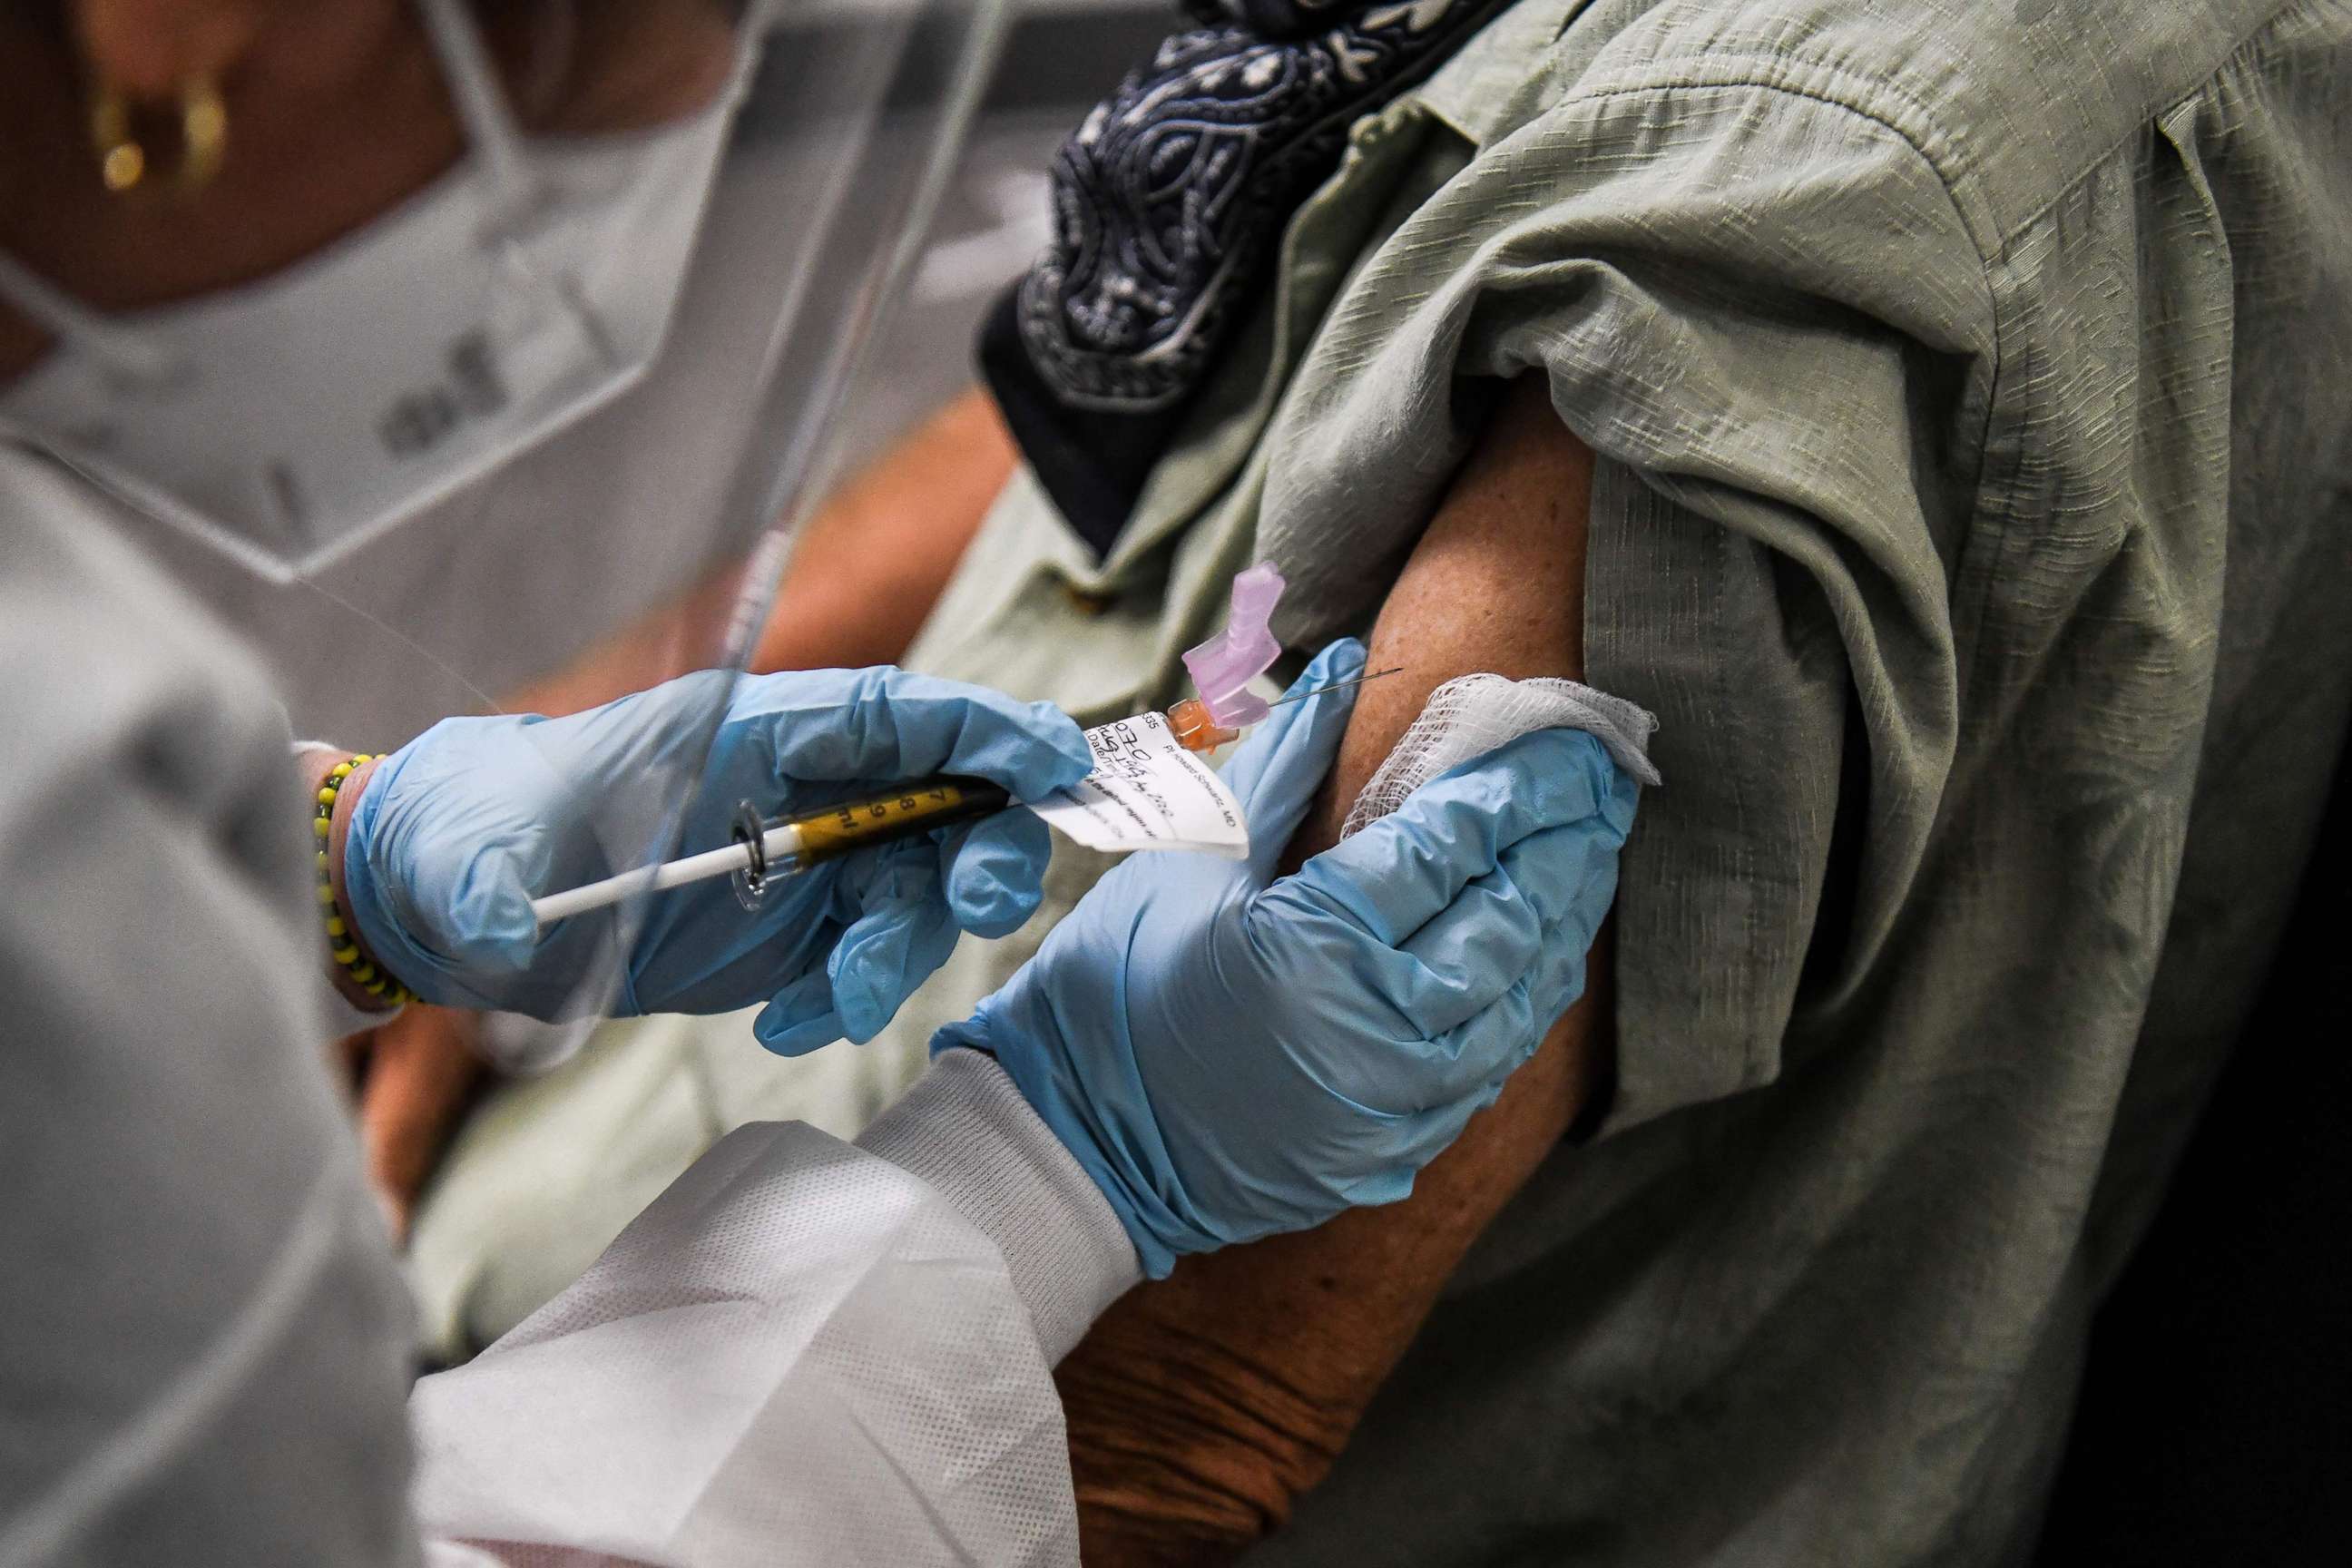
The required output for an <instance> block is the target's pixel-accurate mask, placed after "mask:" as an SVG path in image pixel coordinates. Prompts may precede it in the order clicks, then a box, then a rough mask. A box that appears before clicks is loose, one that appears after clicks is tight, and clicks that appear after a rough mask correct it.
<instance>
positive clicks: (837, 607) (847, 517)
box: [751, 387, 1017, 670]
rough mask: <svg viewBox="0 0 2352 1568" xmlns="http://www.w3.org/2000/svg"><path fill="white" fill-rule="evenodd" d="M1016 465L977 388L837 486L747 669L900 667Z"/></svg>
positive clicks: (805, 540) (799, 550)
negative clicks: (870, 465) (864, 468)
mask: <svg viewBox="0 0 2352 1568" xmlns="http://www.w3.org/2000/svg"><path fill="white" fill-rule="evenodd" d="M1016 457H1017V453H1016V452H1015V450H1014V448H1013V437H1012V436H1011V435H1010V434H1009V433H1008V432H1007V431H1006V430H1005V428H1004V423H1003V419H1001V418H1000V417H999V416H998V415H997V412H996V405H995V403H994V402H992V400H991V399H990V397H989V396H988V395H987V394H986V393H985V392H982V391H981V390H980V389H978V388H977V387H975V388H973V389H972V390H971V391H969V392H967V393H965V394H964V395H961V397H958V398H957V399H956V400H955V401H954V402H952V403H950V404H949V405H947V406H946V407H944V408H942V409H940V411H939V412H938V413H937V414H934V415H933V416H931V417H930V418H929V419H928V420H926V421H924V422H923V424H922V425H921V426H918V427H917V428H916V429H915V431H914V432H913V433H912V434H911V435H909V436H908V437H906V438H905V439H904V440H903V441H901V442H899V443H898V446H897V447H893V448H892V449H891V451H890V452H889V454H888V455H887V457H885V458H882V459H880V460H879V461H877V462H876V463H875V464H874V465H873V466H872V467H870V468H867V469H866V471H865V472H863V473H861V474H860V475H858V476H857V477H856V479H852V480H851V481H850V482H849V483H848V484H846V485H845V486H843V487H842V488H841V489H839V490H838V491H836V492H835V494H834V495H833V496H832V498H831V499H829V500H827V501H826V502H825V506H824V510H822V511H821V512H819V513H818V514H817V515H816V516H815V517H814V518H813V519H811V520H810V522H809V525H808V527H807V529H806V530H805V531H803V533H802V535H801V537H800V539H799V540H798V541H796V542H794V544H793V553H792V559H791V561H790V563H788V564H787V565H786V567H785V569H784V575H783V579H782V582H781V583H780V584H778V585H777V589H776V600H775V605H774V607H773V609H772V610H771V611H770V613H769V616H768V625H767V630H766V632H765V634H764V635H763V636H762V637H761V639H760V645H759V648H758V650H757V651H756V652H755V653H754V654H753V656H752V659H751V666H752V668H755V669H763V670H766V669H810V668H845V667H855V666H860V665H869V664H896V663H897V662H898V660H899V659H900V658H902V657H903V656H904V655H905V654H906V651H907V648H908V646H909V645H910V644H912V643H913V642H914V640H915V634H916V633H917V632H919V631H920V630H921V629H922V626H923V622H924V621H925V620H927V619H928V618H929V616H930V613H931V606H932V605H935V604H937V603H938V602H939V597H940V593H941V592H942V591H944V590H945V589H946V587H947V584H948V579H949V578H950V576H952V575H953V574H954V573H955V569H956V565H957V563H959V562H961V560H962V559H963V552H964V550H965V548H966V547H967V546H969V545H970V544H971V541H972V536H973V535H974V534H976V533H978V532H979V531H980V525H981V521H982V519H983V518H985V517H986V516H987V515H988V509H989V507H990V506H991V505H992V504H993V503H994V501H995V500H996V495H997V492H998V491H999V490H1001V489H1003V488H1004V481H1005V480H1006V479H1008V478H1009V477H1011V475H1012V472H1013V462H1014V460H1015V458H1016Z"/></svg>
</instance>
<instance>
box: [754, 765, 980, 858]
mask: <svg viewBox="0 0 2352 1568" xmlns="http://www.w3.org/2000/svg"><path fill="white" fill-rule="evenodd" d="M1012 804H1013V797H1012V796H1011V795H1008V794H1006V793H1005V790H1004V786H1003V784H990V783H989V782H988V781H987V780H985V779H965V778H935V779H925V780H923V781H922V782H921V783H920V784H902V785H900V786H899V787H898V788H897V789H895V790H892V791H891V792H890V793H889V794H887V795H872V796H869V797H867V798H866V799H864V800H852V801H844V802H843V803H842V804H841V805H832V806H827V807H825V808H824V810H823V811H813V812H810V813H809V814H808V815H806V816H794V817H790V818H787V819H786V821H787V822H788V823H789V825H790V826H792V827H793V828H794V829H795V830H796V831H797V832H798V834H799V836H800V853H799V855H798V857H797V858H798V860H799V862H800V864H802V865H803V866H808V865H814V864H815V863H817V862H819V861H822V860H831V859H833V858H836V857H838V856H842V855H846V854H848V853H850V852H851V851H852V850H855V849H864V848H866V847H869V846H872V845H876V844H891V843H895V842H897V841H898V839H901V838H912V837H915V836H916V835H917V834H920V833H929V832H930V831H931V830H932V829H933V828H936V827H947V826H952V825H953V824H955V823H959V822H969V821H971V819H972V818H974V817H979V816H994V815H995V814H996V813H997V812H1000V811H1003V809H1004V808H1005V807H1007V806H1009V805H1012Z"/></svg>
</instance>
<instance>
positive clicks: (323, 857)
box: [319, 849, 327, 873]
mask: <svg viewBox="0 0 2352 1568" xmlns="http://www.w3.org/2000/svg"><path fill="white" fill-rule="evenodd" d="M326 868H327V852H326V851H325V850H323V849H321V850H320V851H319V869H320V871H321V872H322V873H323V872H324V871H325V870H326Z"/></svg>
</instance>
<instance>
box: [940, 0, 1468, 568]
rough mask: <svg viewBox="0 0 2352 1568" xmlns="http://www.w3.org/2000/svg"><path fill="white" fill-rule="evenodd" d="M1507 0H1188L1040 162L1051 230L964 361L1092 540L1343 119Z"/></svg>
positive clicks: (1375, 102)
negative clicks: (1046, 178)
mask: <svg viewBox="0 0 2352 1568" xmlns="http://www.w3.org/2000/svg"><path fill="white" fill-rule="evenodd" d="M1507 4H1508V0H1405V3H1401V4H1393V5H1389V4H1382V5H1366V4H1364V3H1363V0H1190V8H1191V9H1192V12H1193V14H1194V15H1195V16H1196V17H1198V18H1199V19H1200V20H1202V21H1203V22H1204V23H1206V24H1208V25H1206V26H1201V27H1197V28H1194V29H1192V31H1189V32H1182V33H1178V34H1176V35H1174V36H1173V37H1170V38H1169V39H1168V40H1167V41H1166V42H1165V43H1163V44H1161V45H1160V52H1159V53H1158V54H1157V55H1156V56H1154V57H1153V58H1152V61H1151V63H1150V65H1149V66H1148V67H1146V68H1143V69H1140V70H1138V71H1134V72H1131V73H1129V76H1128V78H1127V79H1126V80H1124V81H1122V82H1120V83H1119V85H1118V91H1117V92H1115V93H1113V94H1112V95H1111V96H1110V97H1109V98H1108V99H1106V100H1104V101H1103V102H1101V103H1099V104H1097V105H1096V107H1095V110H1094V111H1093V112H1092V113H1090V114H1088V115H1087V118H1086V121H1085V123H1083V124H1081V125H1080V126H1079V127H1078V129H1077V131H1076V133H1074V134H1073V135H1072V136H1071V137H1070V139H1069V140H1068V141H1067V142H1065V143H1063V145H1062V151H1061V153H1060V154H1059V155H1058V156H1057V157H1056V158H1055V161H1054V241H1053V244H1052V245H1051V246H1050V247H1048V248H1047V250H1046V252H1045V255H1044V256H1043V257H1041V258H1038V260H1037V263H1036V265H1035V266H1034V267H1033V268H1030V271H1029V274H1028V276H1027V277H1025V278H1024V279H1022V280H1021V281H1020V282H1019V283H1017V284H1015V285H1014V286H1013V288H1012V289H1010V290H1009V291H1007V293H1006V294H1005V296H1004V297H1003V299H1002V300H999V301H998V302H997V305H996V308H995V310H992V312H991V313H990V316H989V320H988V321H987V324H986V325H985V326H984V327H983V328H982V332H981V344H980V361H981V368H982V372H983V373H984V374H986V375H987V377H988V381H989V385H990V388H991V390H992V391H993V392H994V393H995V395H996V401H997V403H998V405H1000V406H1001V407H1002V408H1003V411H1004V417H1005V421H1006V423H1007V424H1008V425H1010V426H1011V427H1012V430H1013V436H1014V437H1015V438H1016V439H1017V440H1018V441H1019V442H1020V443H1021V449H1022V454H1023V455H1024V457H1026V458H1028V460H1029V464H1030V467H1031V468H1033V469H1034V470H1035V472H1036V474H1037V478H1038V479H1039V481H1040V482H1041V483H1042V484H1043V485H1044V487H1045V492H1046V494H1048V495H1049V496H1051V497H1052V498H1053V500H1054V502H1055V505H1056V506H1058V507H1059V508H1060V509H1061V510H1062V514H1063V516H1065V517H1066V518H1067V519H1068V520H1069V521H1070V523H1071V525H1072V526H1073V527H1075V528H1076V530H1077V531H1078V533H1079V535H1080V537H1082V538H1084V539H1085V540H1086V541H1087V543H1089V544H1090V545H1092V546H1093V547H1094V549H1095V551H1096V552H1097V554H1104V553H1108V551H1109V549H1110V547H1111V544H1112V542H1114V541H1116V540H1117V539H1118V534H1119V531H1120V530H1121V529H1122V528H1123V527H1125V526H1126V523H1127V519H1128V514H1129V512H1130V511H1132V510H1134V507H1135V500H1136V497H1137V496H1138V495H1139V494H1140V493H1141V492H1142V489H1143V482H1144V480H1145V479H1146V478H1147V477H1148V476H1149V475H1150V472H1151V468H1152V465H1153V464H1155V463H1156V462H1158V461H1159V459H1160V453H1161V452H1162V451H1163V450H1164V449H1165V448H1166V447H1167V446H1168V443H1169V442H1170V441H1171V440H1172V439H1173V438H1174V437H1175V435H1176V432H1177V428H1178V426H1180V425H1181V422H1182V420H1183V416H1184V414H1185V411H1186V409H1187V407H1188V406H1189V405H1190V404H1191V402H1192V395H1193V393H1194V392H1195V391H1197V390H1198V389H1199V387H1200V386H1201V384H1202V381H1203V380H1204V379H1205V378H1206V376H1207V375H1208V374H1209V371H1210V369H1211V368H1212V367H1213V365H1214V364H1215V363H1216V360H1217V356H1218V355H1219V354H1220V353H1222V352H1223V349H1224V347H1225V345H1226V343H1227V342H1229V341H1230V340H1231V338H1232V336H1233V333H1234V330H1235V329H1236V328H1237V327H1239V326H1240V325H1241V323H1242V322H1243V321H1244V320H1246V319H1247V317H1248V314H1249V312H1250V311H1251V310H1252V309H1253V308H1254V307H1255V304H1256V302H1257V298H1258V287H1259V285H1260V284H1261V282H1263V281H1264V279H1265V273H1266V271H1267V268H1268V267H1269V265H1270V264H1271V262H1272V261H1273V259H1274V255H1275V250H1276V245H1277V244H1278V242H1279V240H1280V237H1281V234H1282V230H1283V227H1284V226H1285V225H1286V224H1287V223H1288V221H1289V219H1290V215H1291V213H1292V211H1293V210H1294V209H1295V208H1297V205H1298V204H1299V203H1300V202H1302V201H1304V200H1305V199H1306V198H1307V195H1309V194H1310V193H1311V192H1312V191H1313V190H1314V189H1315V187H1316V186H1317V185H1318V184H1321V183H1322V182H1323V180H1324V178H1325V177H1326V176H1327V175H1328V174H1330V172H1331V170H1332V169H1333V168H1334V167H1335V166H1336V165H1337V164H1338V163H1339V152H1340V149H1341V147H1342V146H1343V145H1344V144H1345V142H1346V140H1347V134H1348V128H1349V125H1350V124H1352V123H1353V122H1354V121H1356V120H1357V119H1358V118H1359V117H1360V116H1361V115H1363V114H1365V113H1367V112H1369V111H1370V110H1374V109H1377V108H1379V107H1380V106H1381V104H1383V103H1386V102H1387V101H1388V100H1390V99H1391V98H1393V97H1395V96H1396V95H1397V94H1398V93H1400V92H1402V91H1403V90H1404V89H1407V88H1409V87H1411V86H1412V84H1413V83H1415V82H1417V81H1419V80H1420V79H1422V78H1423V77H1424V76H1426V75H1427V74H1428V73H1429V72H1430V71H1432V70H1433V69H1435V68H1436V67H1437V66H1438V65H1439V64H1440V63H1441V62H1443V61H1444V59H1445V58H1446V57H1447V56H1448V55H1450V54H1451V53H1453V51H1454V48H1455V47H1458V46H1459V45H1460V44H1461V43H1463V42H1464V41H1465V39H1467V38H1468V37H1470V35H1471V34H1472V33H1473V32H1474V31H1475V30H1476V29H1477V27H1478V26H1480V25H1481V24H1482V23H1484V22H1485V21H1486V19H1487V18H1488V17H1489V16H1493V15H1494V14H1495V13H1496V11H1498V10H1500V9H1502V7H1503V6H1504V5H1507Z"/></svg>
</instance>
